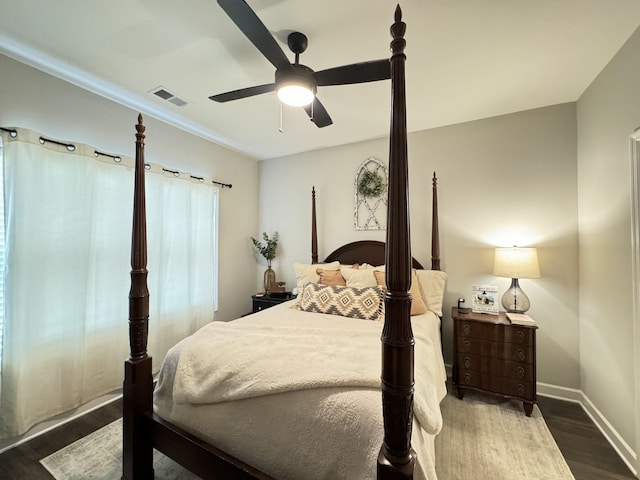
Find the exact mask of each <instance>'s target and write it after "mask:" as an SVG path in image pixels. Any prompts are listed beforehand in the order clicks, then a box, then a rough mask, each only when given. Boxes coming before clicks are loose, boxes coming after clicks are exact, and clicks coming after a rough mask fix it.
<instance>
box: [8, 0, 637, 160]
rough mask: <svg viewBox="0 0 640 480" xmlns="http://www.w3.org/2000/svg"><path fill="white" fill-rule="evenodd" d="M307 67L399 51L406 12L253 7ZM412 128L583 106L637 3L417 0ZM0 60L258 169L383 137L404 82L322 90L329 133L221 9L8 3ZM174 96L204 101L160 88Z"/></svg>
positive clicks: (326, 3) (357, 3)
mask: <svg viewBox="0 0 640 480" xmlns="http://www.w3.org/2000/svg"><path fill="white" fill-rule="evenodd" d="M247 2H248V3H249V5H250V6H251V7H252V8H253V9H254V11H255V12H256V13H257V15H258V16H259V17H260V19H261V20H262V21H263V23H264V24H265V25H266V26H267V28H268V29H269V30H270V31H271V32H272V33H273V34H274V36H275V37H276V38H277V39H278V40H279V41H280V44H281V46H282V48H283V50H284V51H285V53H287V55H288V56H289V57H290V58H291V60H292V61H293V55H292V54H290V51H289V50H288V48H287V46H286V36H287V34H288V33H289V32H291V31H293V30H298V31H301V32H303V33H305V34H306V35H307V36H308V38H309V47H308V49H307V51H306V52H305V53H303V54H302V56H301V60H300V61H301V63H303V64H305V65H307V66H309V67H311V68H313V69H314V70H323V69H325V68H330V67H334V66H339V65H344V64H349V63H355V62H360V61H367V60H375V59H379V58H384V57H387V56H388V55H389V42H390V40H391V37H390V35H389V26H390V25H391V23H392V22H393V12H394V10H395V6H396V2H395V1H394V2H390V1H384V0H322V1H309V0H247ZM401 7H402V9H403V20H404V21H405V22H406V23H407V34H406V39H407V49H406V54H407V65H406V70H407V100H408V119H407V124H408V128H409V130H410V131H417V130H423V129H427V128H433V127H438V126H444V125H449V124H454V123H459V122H465V121H469V120H475V119H479V118H486V117H490V116H494V115H500V114H505V113H510V112H516V111H521V110H527V109H531V108H536V107H541V106H546V105H553V104H557V103H563V102H571V101H575V100H577V99H578V97H579V96H580V95H581V94H582V93H583V92H584V90H585V89H586V88H587V87H588V85H589V84H590V83H591V82H592V81H593V79H594V78H595V77H596V76H597V75H598V73H599V72H600V71H601V70H602V69H603V68H604V66H605V65H606V64H607V62H608V61H609V60H610V59H611V58H612V57H613V55H615V53H616V52H617V51H618V50H619V49H620V47H621V46H622V45H623V44H624V42H625V41H626V40H627V39H628V38H629V36H630V35H631V34H632V33H633V32H634V30H635V29H636V28H637V27H638V25H639V24H640V1H638V0H534V1H531V0H404V1H403V2H401ZM0 53H5V54H7V55H8V56H11V57H13V58H16V59H18V60H20V61H22V62H24V63H27V64H29V65H32V66H35V67H37V68H39V69H41V70H44V71H46V72H49V73H52V74H54V75H56V76H58V77H61V78H63V79H65V80H68V81H70V82H72V83H74V84H76V85H79V86H81V87H84V88H87V89H89V90H91V91H94V92H96V93H99V94H101V95H103V96H105V97H108V98H110V99H113V100H115V101H118V102H120V103H122V104H125V105H128V106H130V107H132V108H135V109H137V110H139V111H141V112H143V113H145V114H147V115H151V116H154V117H157V118H159V119H161V120H165V121H167V122H168V123H171V124H173V125H176V126H179V127H181V128H184V129H185V130H188V131H191V132H194V133H196V134H198V135H200V136H203V137H205V138H208V139H211V140H213V141H215V142H217V143H220V144H222V145H225V146H228V147H231V148H233V149H235V150H238V151H241V152H244V153H246V154H248V155H250V156H253V157H255V158H259V159H265V158H272V157H278V156H283V155H288V154H293V153H297V152H302V151H306V150H313V149H318V148H323V147H328V146H332V145H340V144H345V143H351V142H357V141H362V140H367V139H371V138H376V137H381V136H384V135H387V134H388V131H389V106H390V102H389V90H390V82H389V81H383V82H376V83H369V84H360V85H349V86H332V87H320V88H319V90H318V98H319V99H320V100H321V101H322V103H323V104H324V106H325V107H326V109H327V110H328V112H329V114H330V115H331V117H332V119H333V122H334V123H333V125H331V126H328V127H325V128H322V129H319V128H317V127H316V126H315V125H314V124H313V123H311V122H310V121H309V120H308V117H307V115H306V113H305V112H304V110H302V109H301V108H292V107H285V108H284V112H283V122H284V132H283V133H280V132H279V131H278V128H279V123H280V104H279V102H278V100H277V97H276V95H275V93H268V94H264V95H260V96H256V97H251V98H247V99H243V100H237V101H233V102H229V103H225V104H220V103H215V102H212V101H211V100H209V99H208V97H209V96H210V95H213V94H216V93H222V92H226V91H228V90H234V89H238V88H244V87H249V86H253V85H258V84H263V83H270V82H272V81H273V74H274V67H273V66H272V65H271V63H269V62H268V61H267V60H266V59H265V58H264V57H263V56H262V55H261V54H260V53H259V52H258V50H257V49H256V48H255V47H254V46H253V45H252V44H251V43H250V42H249V41H248V40H247V39H246V38H245V37H244V35H243V34H242V33H241V32H240V30H239V29H238V28H237V27H236V25H235V24H234V23H232V22H231V20H230V19H229V18H228V17H227V15H226V14H225V13H224V11H223V10H222V9H221V8H220V6H219V5H218V4H217V3H216V1H215V0H135V1H134V0H109V1H95V0H55V1H52V0H2V4H1V5H0ZM158 86H162V87H164V88H165V89H167V90H169V91H170V92H172V93H174V94H175V95H177V96H179V97H181V98H183V99H185V100H187V101H188V102H189V104H188V106H186V107H177V106H174V105H173V104H171V103H168V102H165V101H163V100H160V99H159V98H157V97H156V96H154V95H152V94H150V93H149V91H150V90H152V89H154V88H156V87H158Z"/></svg>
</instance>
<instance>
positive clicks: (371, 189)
mask: <svg viewBox="0 0 640 480" xmlns="http://www.w3.org/2000/svg"><path fill="white" fill-rule="evenodd" d="M383 191H384V178H383V177H382V175H380V174H379V173H378V172H374V171H372V170H364V171H363V172H362V173H361V174H360V178H359V179H358V193H359V194H360V195H362V196H363V197H373V198H375V197H379V196H380V195H381V194H382V192H383Z"/></svg>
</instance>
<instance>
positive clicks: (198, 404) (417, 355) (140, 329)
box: [122, 7, 446, 480]
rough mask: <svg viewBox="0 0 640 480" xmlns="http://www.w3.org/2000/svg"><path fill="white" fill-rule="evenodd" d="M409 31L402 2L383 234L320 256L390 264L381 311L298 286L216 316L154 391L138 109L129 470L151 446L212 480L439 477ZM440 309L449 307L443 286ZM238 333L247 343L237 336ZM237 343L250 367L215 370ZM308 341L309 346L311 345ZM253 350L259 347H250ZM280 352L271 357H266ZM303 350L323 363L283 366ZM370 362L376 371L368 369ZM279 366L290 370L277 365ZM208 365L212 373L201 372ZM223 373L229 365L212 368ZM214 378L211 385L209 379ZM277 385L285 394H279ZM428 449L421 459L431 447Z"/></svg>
mask: <svg viewBox="0 0 640 480" xmlns="http://www.w3.org/2000/svg"><path fill="white" fill-rule="evenodd" d="M404 31H405V24H404V23H403V22H402V20H401V11H400V8H399V7H398V8H397V9H396V14H395V23H394V24H393V25H392V27H391V33H392V36H393V40H392V42H391V49H392V57H391V60H390V62H391V81H392V118H391V131H390V158H389V188H388V191H389V198H388V205H389V208H388V219H387V241H386V245H385V243H382V242H374V241H364V242H354V243H351V244H348V245H345V246H343V247H340V248H338V249H336V250H335V251H334V252H332V253H331V254H330V255H329V256H328V257H327V258H326V259H325V263H324V264H331V263H337V264H338V265H340V264H342V265H350V264H354V263H358V264H361V263H368V264H370V265H375V266H380V265H384V268H383V270H384V279H385V282H384V283H385V284H386V289H384V288H382V287H377V286H376V287H368V288H370V289H374V290H375V289H378V290H379V292H380V294H379V295H380V299H381V301H382V299H383V305H384V323H382V322H377V321H369V322H366V321H363V320H362V319H360V318H351V317H350V318H347V317H343V316H338V315H325V314H323V313H318V312H317V311H316V310H312V309H307V310H305V308H304V306H299V304H301V303H302V298H306V297H305V295H301V297H302V298H301V300H300V302H299V304H298V309H302V310H305V311H304V312H299V311H297V310H296V309H294V308H292V306H293V305H289V304H293V303H296V300H294V301H291V302H286V303H283V304H280V305H278V306H276V307H273V308H270V309H268V310H265V311H262V312H259V313H256V314H253V315H249V316H247V317H244V318H243V319H238V320H235V321H233V322H212V323H211V324H210V325H207V326H205V327H203V329H201V330H199V331H198V332H196V334H194V335H193V336H191V337H189V338H188V339H185V340H183V341H182V342H180V343H179V344H178V345H176V347H174V348H173V349H172V351H171V352H169V354H167V357H166V358H165V361H164V363H163V367H162V370H161V372H160V376H159V379H158V386H157V388H156V394H155V397H154V393H153V378H152V367H151V357H150V356H149V355H148V354H147V330H148V316H149V292H148V289H147V284H146V277H147V270H146V255H147V254H146V231H145V222H146V220H145V197H144V193H145V192H144V126H143V125H142V117H141V116H140V117H139V119H138V124H137V126H136V129H137V134H136V167H135V194H134V195H135V196H134V220H133V222H134V226H133V239H132V256H131V263H132V271H131V280H132V283H131V291H130V296H129V298H130V301H129V302H130V318H129V332H130V349H131V353H130V357H129V359H128V360H127V361H126V362H125V380H124V388H123V393H124V401H123V433H124V436H123V476H122V478H123V479H126V480H134V479H135V480H139V479H152V478H153V465H152V451H153V449H154V448H155V449H157V450H159V451H161V452H163V453H164V454H166V455H167V456H169V457H171V458H173V459H174V460H175V461H177V462H178V463H180V464H182V465H183V466H185V467H186V468H188V469H189V470H191V471H192V472H193V473H195V474H196V475H198V476H200V477H202V478H211V479H214V478H215V479H223V478H224V479H227V478H229V479H245V478H246V479H249V478H252V479H263V480H264V479H271V478H372V477H373V475H374V474H373V472H376V471H377V478H378V479H381V480H384V479H401V478H407V479H409V478H413V475H414V469H415V471H416V473H417V477H418V478H425V479H426V478H430V479H431V478H435V468H434V465H433V458H432V454H433V438H434V436H435V434H437V432H438V430H439V428H440V427H441V417H440V410H439V401H440V400H441V399H442V397H443V395H444V392H445V391H444V388H445V387H444V380H445V378H446V375H445V374H444V364H443V363H442V353H441V346H440V340H439V338H440V336H439V320H440V319H439V318H438V316H437V315H436V314H434V313H433V312H432V311H431V312H426V314H420V315H415V316H414V317H412V316H411V315H412V313H413V312H412V311H411V310H412V309H411V307H412V294H411V293H410V286H411V281H412V280H411V279H412V275H414V278H416V277H415V274H414V273H413V272H415V270H412V269H419V270H422V267H421V265H420V264H419V263H418V262H416V261H415V259H412V257H411V247H410V233H409V211H408V171H407V138H406V137H407V131H406V113H405V104H406V100H405V90H404V60H405V56H404V53H403V52H404V46H405V41H404V38H403V37H404ZM433 192H434V207H433V208H434V210H433V225H432V235H433V241H432V269H433V270H439V243H438V238H437V233H438V228H437V221H438V217H437V203H436V198H435V196H436V194H437V190H436V180H435V174H434V182H433ZM312 205H313V210H312V262H313V263H316V262H317V258H318V252H317V230H316V225H315V192H314V194H313V200H312ZM320 266H322V265H320ZM423 273H424V271H423ZM312 285H314V284H313V283H310V284H309V286H312ZM339 288H342V287H336V291H339ZM344 288H347V289H348V288H351V287H344ZM354 291H356V290H355V289H352V290H350V293H353V292H354ZM411 291H412V292H413V291H414V290H411ZM369 293H370V292H369ZM376 308H377V305H376ZM439 308H440V313H439V315H442V314H441V294H440V307H439ZM434 310H435V309H434ZM299 330H300V331H299ZM414 330H415V336H414ZM309 332H312V333H313V335H310V334H309ZM229 335H230V336H229ZM290 335H291V337H293V339H292V340H291V341H292V342H293V343H288V344H284V343H283V344H282V346H281V349H280V350H271V353H268V352H267V351H266V350H262V349H263V348H264V345H263V344H268V346H269V347H270V348H277V346H274V344H279V343H281V341H282V342H285V341H287V338H288V337H289V336H290ZM229 338H237V339H238V340H239V341H240V342H243V343H242V344H240V343H232V342H230V341H229ZM355 338H360V339H361V340H358V341H356V340H355ZM380 338H382V348H381V350H380V349H379V345H380V344H379V343H378V342H379V341H380ZM216 339H217V341H218V343H215V342H216ZM371 339H373V340H371ZM371 341H373V342H374V343H373V344H372V343H371ZM251 342H253V343H251ZM367 342H368V343H367ZM229 345H231V346H232V348H231V350H233V349H235V350H236V352H232V353H234V354H238V353H239V354H242V355H247V356H245V357H242V362H243V365H244V366H243V369H242V370H239V371H233V373H229V372H228V371H225V372H226V373H225V372H223V373H222V374H221V375H217V374H214V373H213V372H214V371H215V370H216V366H217V364H222V365H224V366H225V368H226V366H227V363H226V362H227V361H228V357H226V356H224V355H225V350H228V348H225V347H227V346H229ZM371 345H373V348H371ZM375 345H378V347H376V346H375ZM205 348H206V349H208V350H203V349H205ZM205 351H206V352H207V353H205V354H202V352H205ZM274 351H275V352H277V353H275V354H274V353H273V352H274ZM309 351H310V353H311V355H312V357H305V355H307V354H308V353H309ZM256 352H257V355H258V358H257V359H256V358H255V357H252V356H251V355H252V354H256ZM354 352H357V354H356V353H354ZM260 355H262V357H260ZM287 355H293V357H291V358H289V357H287ZM313 355H315V357H314V356H313ZM318 358H319V360H318ZM274 359H275V363H274V362H272V363H269V362H271V360H274ZM299 362H308V363H306V364H305V369H304V370H305V372H304V373H305V375H310V376H313V380H311V383H308V382H310V380H308V379H307V378H303V379H298V378H295V379H293V380H292V378H293V377H295V376H296V375H297V374H298V373H300V372H299V371H298V370H296V369H295V368H294V369H292V370H287V368H288V366H291V365H293V364H296V363H299ZM350 362H353V364H354V365H356V368H357V369H362V370H363V372H362V373H361V374H360V373H359V376H358V378H357V379H355V381H354V379H353V378H351V376H352V372H351V371H349V368H346V367H351V366H352V365H351V363H350ZM358 362H360V363H358ZM380 362H381V363H382V375H381V376H380ZM254 364H267V365H268V367H267V369H266V370H259V371H258V370H256V371H258V372H259V374H257V373H255V372H256V371H254V370H251V368H253V365H254ZM314 364H318V368H314ZM247 365H249V367H247ZM262 367H263V366H261V368H262ZM372 368H373V369H374V372H373V373H371V372H364V371H365V370H371V369H372ZM414 368H415V371H416V373H417V375H416V377H417V378H419V379H420V380H421V381H420V382H418V384H415V381H414ZM280 369H282V370H284V371H286V372H287V373H286V375H280V374H281V373H282V372H281V371H280ZM268 370H274V371H275V375H274V376H273V378H271V377H269V379H268V380H265V379H263V376H266V375H267V374H268V373H269V371H268ZM327 371H328V372H329V373H328V374H327ZM203 372H204V376H197V375H198V374H200V373H203ZM216 375H217V376H218V377H222V378H219V379H217V380H216V378H214V377H216ZM243 375H247V376H249V377H250V379H249V382H248V383H249V384H252V385H250V387H247V386H246V384H242V385H240V384H237V383H235V382H236V381H237V380H238V379H239V378H242V376H243ZM279 375H280V377H279ZM282 378H286V382H288V383H287V385H284V386H283V385H280V383H279V382H281V381H282ZM230 379H231V380H232V381H233V382H232V383H233V385H232V387H231V393H227V391H225V392H224V393H220V392H222V390H218V387H220V385H221V384H225V385H226V384H228V383H229V380H230ZM256 379H257V380H258V381H255V380H256ZM215 382H218V383H215ZM261 382H263V383H267V384H268V385H266V387H262V388H266V391H265V390H252V389H253V388H254V386H253V384H255V383H258V384H259V383H261ZM290 382H293V383H296V382H297V383H300V382H303V383H301V385H302V387H299V388H298V389H294V390H289V387H290V385H289V383H290ZM314 382H315V383H314ZM354 382H355V383H354ZM211 385H214V386H215V388H213V387H212V388H207V387H211ZM255 388H258V387H255ZM236 390H240V391H241V392H240V393H238V392H236ZM249 390H250V391H249ZM381 391H382V399H380V394H381ZM272 397H273V398H275V399H276V401H270V400H269V399H270V398H272ZM381 400H382V412H380V408H379V406H380V401H381ZM313 411H315V412H316V413H317V415H315V416H314V415H313V414H312V412H313ZM310 412H311V413H310ZM380 413H382V415H380ZM331 419H333V422H331ZM378 420H381V421H380V422H378ZM307 422H309V423H307ZM380 423H382V426H383V428H380V426H381V425H380ZM351 424H352V425H351ZM350 425H351V426H350ZM278 428H281V429H282V430H283V432H282V433H281V434H277V433H276V431H277V429H278ZM412 431H413V433H414V445H417V446H418V447H419V448H420V450H419V451H420V455H419V456H418V457H417V459H416V454H415V452H414V450H413V448H412V440H411V439H412ZM341 442H342V443H341ZM367 442H369V443H371V442H377V443H375V444H367ZM276 444H279V445H280V446H279V448H278V445H276ZM362 444H366V445H362ZM214 445H215V446H214ZM331 448H334V450H331ZM247 450H248V451H247ZM325 450H326V451H325ZM229 452H232V453H229ZM372 452H373V454H372ZM429 452H431V456H430V455H429ZM423 453H424V454H425V458H421V455H423ZM376 457H377V459H376ZM240 458H242V459H243V460H240ZM368 461H370V462H371V464H370V465H365V469H364V470H358V468H360V467H359V466H358V465H354V464H357V463H358V462H368ZM289 467H291V468H289ZM356 467H357V468H356ZM354 468H356V469H354ZM322 469H324V470H322ZM265 471H269V474H267V473H264V472H265ZM355 472H370V473H366V474H362V473H355ZM363 475H364V476H363Z"/></svg>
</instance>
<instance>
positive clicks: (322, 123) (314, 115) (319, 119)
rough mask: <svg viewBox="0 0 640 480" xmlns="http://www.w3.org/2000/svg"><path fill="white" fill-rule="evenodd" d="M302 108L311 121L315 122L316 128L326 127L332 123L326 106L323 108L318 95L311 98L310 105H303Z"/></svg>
mask: <svg viewBox="0 0 640 480" xmlns="http://www.w3.org/2000/svg"><path fill="white" fill-rule="evenodd" d="M312 105H313V108H312ZM304 109H305V111H306V112H307V115H309V118H310V119H311V121H312V122H313V123H315V124H316V126H317V127H318V128H322V127H328V126H329V125H331V124H332V123H333V120H331V117H330V116H329V114H328V113H327V110H326V108H324V105H322V103H320V100H318V97H315V98H314V99H313V103H311V104H310V105H305V106H304Z"/></svg>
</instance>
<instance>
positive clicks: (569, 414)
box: [538, 397, 636, 480]
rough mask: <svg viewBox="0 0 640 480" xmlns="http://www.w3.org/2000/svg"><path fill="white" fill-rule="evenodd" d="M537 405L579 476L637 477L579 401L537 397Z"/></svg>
mask: <svg viewBox="0 0 640 480" xmlns="http://www.w3.org/2000/svg"><path fill="white" fill-rule="evenodd" d="M538 407H539V408H540V411H541V412H542V416H543V417H544V419H545V421H546V423H547V426H548V427H549V430H550V431H551V434H552V435H553V438H554V439H555V441H556V443H557V444H558V447H560V451H561V452H562V454H563V455H564V458H565V460H566V461H567V464H568V465H569V468H570V469H571V472H573V476H574V477H575V478H576V480H621V479H634V478H636V477H634V476H633V474H632V473H631V471H630V470H629V468H628V467H627V466H626V464H625V463H624V462H623V461H622V459H621V458H620V457H619V456H618V454H617V453H616V451H615V450H614V449H613V447H612V446H611V445H610V444H609V442H607V440H606V439H605V438H604V435H602V433H601V432H600V430H598V428H597V427H596V426H595V424H594V423H593V422H592V421H591V418H589V416H588V415H587V413H586V412H585V411H584V410H583V409H582V407H581V406H580V405H578V404H577V403H571V402H565V401H562V400H557V399H554V398H548V397H538Z"/></svg>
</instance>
